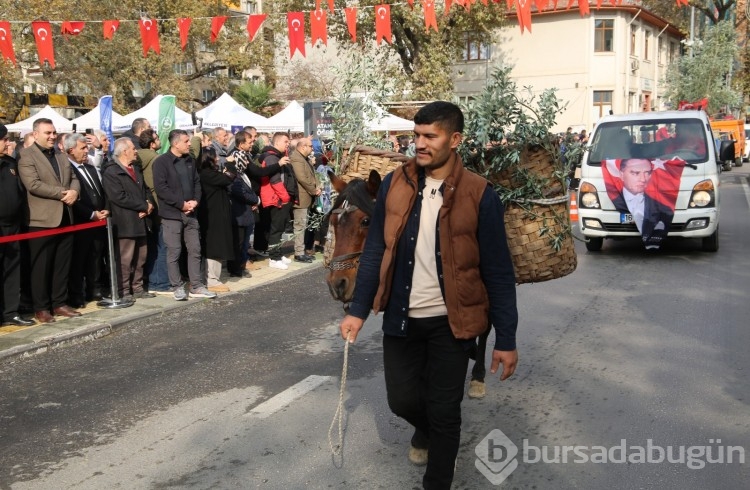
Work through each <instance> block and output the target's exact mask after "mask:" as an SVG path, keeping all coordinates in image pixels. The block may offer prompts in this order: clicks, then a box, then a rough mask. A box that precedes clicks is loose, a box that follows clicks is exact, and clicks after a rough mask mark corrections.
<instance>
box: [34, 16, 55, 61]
mask: <svg viewBox="0 0 750 490" xmlns="http://www.w3.org/2000/svg"><path fill="white" fill-rule="evenodd" d="M31 29H32V30H33V31H34V40H35V41H36V52H37V53H38V54H39V64H40V65H41V64H42V63H43V62H44V60H47V61H48V62H49V66H51V67H52V68H54V67H55V49H54V48H53V47H52V30H51V29H52V28H51V27H50V25H49V22H45V21H36V22H32V23H31Z"/></svg>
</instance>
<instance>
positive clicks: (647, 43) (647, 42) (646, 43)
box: [643, 31, 651, 60]
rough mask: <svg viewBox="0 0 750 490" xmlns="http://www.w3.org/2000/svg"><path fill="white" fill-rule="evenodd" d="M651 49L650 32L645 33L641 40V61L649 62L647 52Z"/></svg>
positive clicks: (649, 57)
mask: <svg viewBox="0 0 750 490" xmlns="http://www.w3.org/2000/svg"><path fill="white" fill-rule="evenodd" d="M650 49H651V32H650V31H646V35H645V37H644V38H643V59H644V60H650V59H651V56H649V50H650Z"/></svg>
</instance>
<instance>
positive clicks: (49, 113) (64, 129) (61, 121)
mask: <svg viewBox="0 0 750 490" xmlns="http://www.w3.org/2000/svg"><path fill="white" fill-rule="evenodd" d="M40 118H47V119H50V120H51V121H52V124H54V125H55V129H56V130H57V132H58V133H69V132H71V131H73V125H72V124H71V122H70V121H68V120H67V119H65V118H64V117H63V116H61V115H60V113H59V112H57V111H56V110H54V109H53V108H52V107H50V106H44V109H42V110H41V111H39V112H37V113H36V114H34V115H33V116H31V117H29V118H27V119H24V120H23V121H18V122H17V123H13V124H8V125H6V127H7V128H8V131H9V132H19V133H21V134H26V133H30V132H32V131H33V126H34V121H36V120H37V119H40Z"/></svg>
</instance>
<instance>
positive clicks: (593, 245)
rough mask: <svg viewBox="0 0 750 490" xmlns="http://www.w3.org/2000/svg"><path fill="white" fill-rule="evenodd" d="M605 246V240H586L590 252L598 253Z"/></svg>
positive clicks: (590, 238)
mask: <svg viewBox="0 0 750 490" xmlns="http://www.w3.org/2000/svg"><path fill="white" fill-rule="evenodd" d="M603 244H604V238H592V237H589V238H587V239H586V250H588V251H589V252H598V251H599V250H601V249H602V245H603Z"/></svg>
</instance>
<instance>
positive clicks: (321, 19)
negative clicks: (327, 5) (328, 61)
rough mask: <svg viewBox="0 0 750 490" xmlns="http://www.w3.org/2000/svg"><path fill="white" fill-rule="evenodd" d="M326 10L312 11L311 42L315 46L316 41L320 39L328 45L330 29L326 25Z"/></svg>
mask: <svg viewBox="0 0 750 490" xmlns="http://www.w3.org/2000/svg"><path fill="white" fill-rule="evenodd" d="M326 20H327V16H326V12H325V10H316V11H315V12H310V43H311V44H312V45H313V46H314V45H315V42H316V41H317V40H318V39H320V40H321V41H322V42H323V44H325V45H326V46H328V31H327V25H326Z"/></svg>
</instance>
